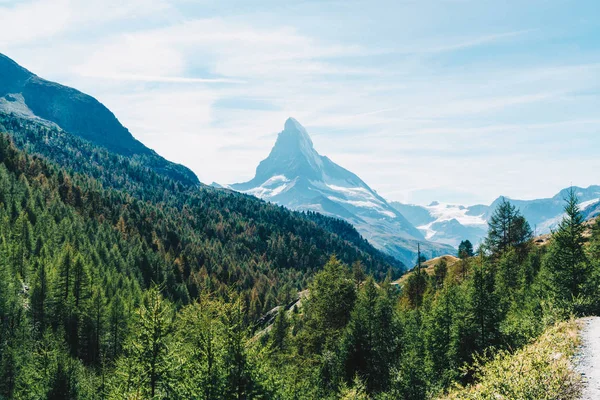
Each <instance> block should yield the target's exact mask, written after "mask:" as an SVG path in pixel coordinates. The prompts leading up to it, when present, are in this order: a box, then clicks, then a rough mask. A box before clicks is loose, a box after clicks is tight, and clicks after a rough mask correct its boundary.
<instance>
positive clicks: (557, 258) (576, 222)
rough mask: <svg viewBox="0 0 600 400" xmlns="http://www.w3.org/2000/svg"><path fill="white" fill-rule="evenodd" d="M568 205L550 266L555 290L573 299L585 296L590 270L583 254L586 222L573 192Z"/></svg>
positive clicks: (569, 194) (554, 245)
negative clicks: (581, 295) (583, 294)
mask: <svg viewBox="0 0 600 400" xmlns="http://www.w3.org/2000/svg"><path fill="white" fill-rule="evenodd" d="M565 201H566V205H565V208H564V211H565V216H564V218H563V219H562V221H561V222H560V224H559V225H558V228H557V229H556V231H555V232H554V234H553V237H552V244H551V249H550V253H549V255H548V258H547V266H548V268H549V270H550V274H551V276H552V282H553V284H554V285H555V286H556V290H557V291H558V292H559V293H561V294H562V295H563V296H564V297H565V298H568V299H570V298H573V297H577V296H579V295H580V294H582V292H583V289H584V287H585V284H586V282H587V281H588V279H589V277H590V272H591V270H590V265H589V262H588V259H587V257H586V254H585V250H584V243H585V238H584V235H583V233H584V231H585V226H584V219H583V215H582V214H581V211H580V209H579V199H578V198H577V194H576V193H575V190H574V189H573V188H571V189H570V190H569V192H568V194H567V198H566V199H565Z"/></svg>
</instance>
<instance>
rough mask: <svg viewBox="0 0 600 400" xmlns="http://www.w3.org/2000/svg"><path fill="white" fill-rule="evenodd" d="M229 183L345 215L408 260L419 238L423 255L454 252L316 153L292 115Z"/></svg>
mask: <svg viewBox="0 0 600 400" xmlns="http://www.w3.org/2000/svg"><path fill="white" fill-rule="evenodd" d="M229 187H230V188H231V189H233V190H236V191H240V192H244V193H247V194H252V195H254V196H257V197H260V198H262V199H265V200H268V201H271V202H274V203H277V204H281V205H284V206H286V207H288V208H291V209H294V210H301V211H315V212H319V213H322V214H325V215H329V216H334V217H337V218H341V219H344V220H346V221H348V222H350V223H351V224H352V225H354V226H355V227H356V229H357V230H358V231H359V232H360V233H361V234H362V235H363V236H364V237H365V238H366V239H368V240H369V242H371V243H372V244H373V245H374V246H375V247H377V248H379V249H381V250H383V251H385V252H387V253H388V254H390V255H393V256H394V257H396V258H397V259H399V260H400V261H402V262H404V263H405V264H406V265H411V264H412V263H414V261H415V260H416V253H417V244H418V243H420V244H421V251H422V252H423V254H424V255H425V256H426V257H427V258H431V257H436V256H439V255H442V254H447V253H454V249H452V248H451V247H450V246H448V245H446V244H440V243H433V242H431V241H427V240H426V239H425V237H424V234H423V232H421V231H420V230H419V229H417V228H415V226H414V224H411V223H410V222H409V221H408V220H407V219H406V218H405V217H404V216H403V215H402V213H401V212H399V211H398V210H396V209H395V208H394V207H392V206H391V205H390V204H389V203H388V202H387V201H386V200H385V199H384V198H382V197H381V196H380V195H378V194H377V193H376V192H375V191H374V190H373V189H371V188H370V187H369V186H368V185H367V184H366V183H365V182H364V181H362V180H361V179H360V178H359V177H358V176H356V175H355V174H353V173H352V172H350V171H348V170H347V169H344V168H342V167H341V166H339V165H337V164H336V163H334V162H333V161H331V160H330V159H329V158H327V157H325V156H321V155H320V154H319V153H317V151H316V150H315V148H314V146H313V143H312V140H311V139H310V137H309V135H308V133H307V132H306V130H305V129H304V127H302V125H300V123H298V121H296V120H295V119H293V118H290V119H288V120H287V121H286V122H285V126H284V130H283V131H282V132H281V133H279V136H278V137H277V142H276V143H275V146H274V147H273V149H272V150H271V153H270V154H269V156H268V157H267V158H266V159H265V160H263V161H262V162H261V163H260V164H259V165H258V167H257V168H256V175H255V176H254V178H253V179H252V180H250V181H248V182H245V183H238V184H233V185H230V186H229Z"/></svg>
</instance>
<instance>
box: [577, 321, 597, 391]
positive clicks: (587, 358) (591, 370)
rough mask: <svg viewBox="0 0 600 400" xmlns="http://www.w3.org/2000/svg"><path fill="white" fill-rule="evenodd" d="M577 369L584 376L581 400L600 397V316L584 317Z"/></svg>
mask: <svg viewBox="0 0 600 400" xmlns="http://www.w3.org/2000/svg"><path fill="white" fill-rule="evenodd" d="M582 321H583V327H582V329H581V349H580V354H578V355H577V360H576V363H577V367H576V369H577V371H578V372H579V373H581V375H582V377H583V383H584V388H583V392H582V395H581V400H598V399H600V317H589V318H584V319H583V320H582Z"/></svg>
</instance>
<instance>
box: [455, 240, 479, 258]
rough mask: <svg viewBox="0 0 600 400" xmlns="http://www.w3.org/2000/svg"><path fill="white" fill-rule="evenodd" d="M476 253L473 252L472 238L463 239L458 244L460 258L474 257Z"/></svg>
mask: <svg viewBox="0 0 600 400" xmlns="http://www.w3.org/2000/svg"><path fill="white" fill-rule="evenodd" d="M474 255H475V253H474V252H473V244H472V243H471V241H470V240H463V241H462V242H460V244H459V245H458V258H460V259H462V260H464V259H466V258H469V257H473V256H474Z"/></svg>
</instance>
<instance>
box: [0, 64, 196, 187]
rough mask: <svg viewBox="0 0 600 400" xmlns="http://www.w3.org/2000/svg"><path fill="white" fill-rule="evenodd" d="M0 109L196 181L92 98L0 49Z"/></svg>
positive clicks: (178, 177)
mask: <svg viewBox="0 0 600 400" xmlns="http://www.w3.org/2000/svg"><path fill="white" fill-rule="evenodd" d="M0 113H5V114H12V115H15V116H17V117H19V118H25V119H29V120H33V121H36V122H39V123H43V124H46V125H49V126H54V127H57V128H59V129H61V130H64V131H66V132H69V133H70V134H73V135H76V136H79V137H81V138H83V139H86V140H89V141H90V142H92V143H93V144H96V145H100V146H103V147H105V148H106V149H107V150H109V151H111V152H114V153H116V154H120V155H123V156H127V157H137V158H138V159H139V160H140V162H142V163H144V164H146V165H148V166H149V167H151V168H152V169H153V170H155V171H156V172H158V173H160V174H163V175H166V176H168V177H169V178H172V179H175V180H178V181H180V182H182V183H186V184H198V183H199V181H198V178H197V177H196V175H195V174H194V173H193V172H192V171H191V170H190V169H188V168H186V167H184V166H182V165H179V164H175V163H172V162H169V161H167V160H165V159H164V158H162V157H161V156H159V155H158V154H156V153H155V152H154V151H153V150H151V149H149V148H147V147H146V146H144V145H143V144H142V143H141V142H140V141H138V140H136V139H135V138H134V137H133V136H132V135H131V133H130V132H129V130H127V128H125V127H124V126H123V125H121V123H120V122H119V121H118V120H117V118H116V117H115V115H114V114H113V113H112V112H111V111H110V110H109V109H108V108H106V107H105V106H104V105H102V104H101V103H100V102H99V101H98V100H96V99H94V98H93V97H91V96H88V95H87V94H85V93H81V92H80V91H78V90H76V89H73V88H70V87H67V86H63V85H60V84H58V83H54V82H49V81H47V80H45V79H42V78H40V77H38V76H37V75H35V74H33V73H31V72H29V71H28V70H26V69H25V68H23V67H21V66H20V65H19V64H17V63H16V62H14V61H13V60H11V59H10V58H8V57H6V56H5V55H3V54H0Z"/></svg>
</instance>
